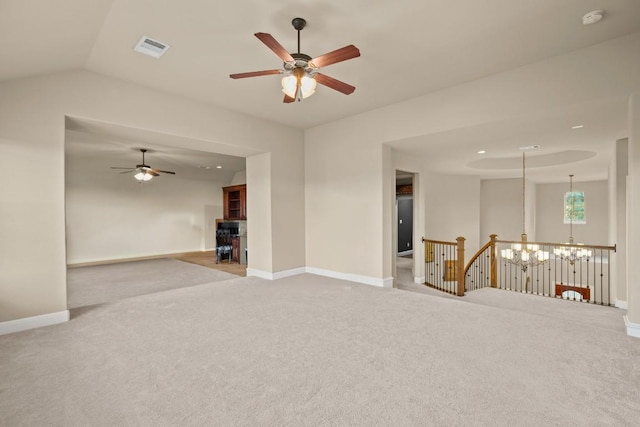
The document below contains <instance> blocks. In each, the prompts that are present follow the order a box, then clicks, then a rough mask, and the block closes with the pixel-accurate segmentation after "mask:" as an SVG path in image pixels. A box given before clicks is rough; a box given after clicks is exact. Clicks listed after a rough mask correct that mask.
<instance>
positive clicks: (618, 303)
mask: <svg viewBox="0 0 640 427" xmlns="http://www.w3.org/2000/svg"><path fill="white" fill-rule="evenodd" d="M616 307H618V308H621V309H623V310H626V309H627V302H626V301H618V300H616Z"/></svg>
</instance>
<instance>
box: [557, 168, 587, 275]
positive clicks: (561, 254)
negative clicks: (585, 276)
mask: <svg viewBox="0 0 640 427" xmlns="http://www.w3.org/2000/svg"><path fill="white" fill-rule="evenodd" d="M569 197H570V199H571V207H570V210H569V242H568V243H567V245H574V243H573V218H574V216H575V212H576V197H575V194H573V175H569ZM581 245H582V244H581V243H578V244H576V246H562V247H559V248H556V249H554V250H553V253H554V255H555V256H556V257H558V258H560V259H561V260H563V261H568V262H569V264H571V265H574V264H575V263H576V261H589V258H591V255H592V253H591V251H590V250H588V249H585V248H581V247H580V246H581Z"/></svg>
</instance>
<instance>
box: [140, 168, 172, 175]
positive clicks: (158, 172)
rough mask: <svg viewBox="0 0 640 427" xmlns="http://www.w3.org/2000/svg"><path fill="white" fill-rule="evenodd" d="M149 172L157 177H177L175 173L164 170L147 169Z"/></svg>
mask: <svg viewBox="0 0 640 427" xmlns="http://www.w3.org/2000/svg"><path fill="white" fill-rule="evenodd" d="M147 172H149V173H151V175H155V176H158V175H159V174H161V173H168V174H171V175H175V174H176V173H175V172H171V171H163V170H160V169H147Z"/></svg>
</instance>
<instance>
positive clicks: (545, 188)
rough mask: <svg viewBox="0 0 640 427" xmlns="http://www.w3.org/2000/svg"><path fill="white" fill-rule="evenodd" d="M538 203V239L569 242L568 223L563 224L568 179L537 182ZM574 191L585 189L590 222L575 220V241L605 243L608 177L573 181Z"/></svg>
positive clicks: (595, 243)
mask: <svg viewBox="0 0 640 427" xmlns="http://www.w3.org/2000/svg"><path fill="white" fill-rule="evenodd" d="M537 187H538V191H537V198H538V203H537V204H536V222H537V224H536V225H537V240H538V241H540V242H554V243H555V242H558V243H562V242H567V241H568V240H569V231H570V226H569V224H564V219H563V209H564V193H566V192H567V191H569V177H568V176H567V182H566V183H557V184H538V186H537ZM573 191H584V197H585V211H586V218H587V223H586V224H584V225H581V224H573V238H574V241H575V242H576V243H587V244H594V245H606V244H608V242H609V208H608V206H609V193H608V183H607V181H588V182H575V179H574V183H573Z"/></svg>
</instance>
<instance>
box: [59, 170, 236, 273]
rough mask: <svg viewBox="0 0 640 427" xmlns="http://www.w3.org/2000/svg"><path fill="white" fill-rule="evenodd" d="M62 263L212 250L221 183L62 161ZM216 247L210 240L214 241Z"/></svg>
mask: <svg viewBox="0 0 640 427" xmlns="http://www.w3.org/2000/svg"><path fill="white" fill-rule="evenodd" d="M66 166H67V173H66V230H67V264H76V263H84V262H95V261H105V260H117V259H126V258H135V257H144V256H150V255H160V254H170V253H178V252H191V251H199V250H205V249H213V247H212V246H208V247H207V246H206V244H207V242H208V244H209V245H211V244H212V243H213V242H215V219H216V218H222V189H221V187H222V186H224V185H227V183H226V182H213V181H197V180H189V179H183V178H180V176H178V175H175V176H172V175H162V176H159V177H156V178H154V179H152V180H151V181H149V182H145V183H140V182H138V181H136V180H135V179H133V177H132V174H126V175H121V174H117V173H110V171H109V170H106V171H104V173H95V170H84V169H86V168H84V164H83V162H82V161H81V160H80V161H74V160H69V159H67V163H66ZM214 246H215V243H214Z"/></svg>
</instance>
